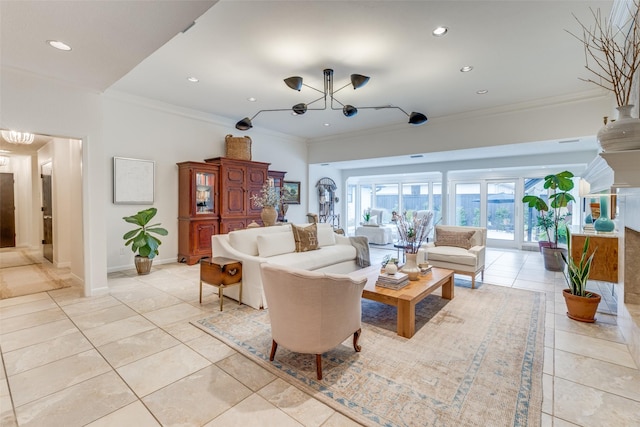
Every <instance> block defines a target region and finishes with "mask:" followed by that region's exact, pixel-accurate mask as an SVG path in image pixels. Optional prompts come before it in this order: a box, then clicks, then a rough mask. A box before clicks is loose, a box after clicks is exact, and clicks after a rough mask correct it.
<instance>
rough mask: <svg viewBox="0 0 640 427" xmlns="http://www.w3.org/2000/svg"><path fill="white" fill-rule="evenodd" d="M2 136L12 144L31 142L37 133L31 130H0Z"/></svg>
mask: <svg viewBox="0 0 640 427" xmlns="http://www.w3.org/2000/svg"><path fill="white" fill-rule="evenodd" d="M0 134H2V138H4V140H5V141H7V142H10V143H11V144H31V143H32V142H33V140H34V139H35V135H34V134H32V133H29V132H18V131H15V130H3V131H0Z"/></svg>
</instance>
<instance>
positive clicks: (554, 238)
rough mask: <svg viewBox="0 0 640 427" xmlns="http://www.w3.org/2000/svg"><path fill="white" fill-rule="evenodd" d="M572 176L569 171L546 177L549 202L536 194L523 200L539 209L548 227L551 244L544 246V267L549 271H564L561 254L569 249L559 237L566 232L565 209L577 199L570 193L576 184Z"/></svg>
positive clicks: (545, 183)
mask: <svg viewBox="0 0 640 427" xmlns="http://www.w3.org/2000/svg"><path fill="white" fill-rule="evenodd" d="M572 178H573V174H572V173H571V172H569V171H563V172H560V173H558V174H552V175H547V176H545V177H544V189H545V190H550V191H551V193H550V194H549V198H548V200H549V203H548V204H547V202H546V201H545V200H544V199H543V198H541V197H539V196H535V195H526V196H524V197H523V198H522V202H523V203H526V204H527V206H528V207H529V208H533V209H536V210H537V211H538V215H539V217H540V218H541V219H540V220H539V223H541V224H543V225H544V226H545V227H546V228H545V231H546V233H547V236H548V239H549V242H550V244H549V246H548V247H542V255H543V256H544V267H545V268H546V269H547V270H549V271H562V270H563V268H564V264H563V262H562V258H561V254H562V253H566V251H567V250H566V249H564V248H559V247H558V239H559V237H560V235H562V234H565V233H564V231H565V229H566V225H565V223H564V219H565V216H566V215H565V213H564V210H565V209H566V207H567V206H568V205H569V202H572V201H575V198H574V197H573V195H571V193H570V191H571V190H572V189H573V185H574V184H573V179H572Z"/></svg>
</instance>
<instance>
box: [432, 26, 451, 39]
mask: <svg viewBox="0 0 640 427" xmlns="http://www.w3.org/2000/svg"><path fill="white" fill-rule="evenodd" d="M448 31H449V29H448V28H447V27H442V26H441V27H436V28H435V29H434V30H433V31H432V32H431V34H433V36H434V37H442V36H444V35H445V34H447V32H448Z"/></svg>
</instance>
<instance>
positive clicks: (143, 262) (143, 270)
mask: <svg viewBox="0 0 640 427" xmlns="http://www.w3.org/2000/svg"><path fill="white" fill-rule="evenodd" d="M133 263H134V264H135V265H136V271H137V272H138V274H139V275H140V276H142V275H144V274H149V272H151V264H153V259H151V258H149V257H146V256H140V255H136V256H135V258H133Z"/></svg>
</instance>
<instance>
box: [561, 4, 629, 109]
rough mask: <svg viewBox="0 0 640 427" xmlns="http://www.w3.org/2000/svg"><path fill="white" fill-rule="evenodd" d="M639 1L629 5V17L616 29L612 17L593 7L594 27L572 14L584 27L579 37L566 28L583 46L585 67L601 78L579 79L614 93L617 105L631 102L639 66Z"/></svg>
mask: <svg viewBox="0 0 640 427" xmlns="http://www.w3.org/2000/svg"><path fill="white" fill-rule="evenodd" d="M639 6H640V0H634V1H633V6H630V8H629V15H630V16H631V17H630V18H629V20H628V21H627V22H626V23H625V24H624V25H623V26H622V27H621V28H616V27H615V26H614V24H613V23H612V22H611V21H610V20H609V19H605V18H603V17H602V14H601V12H600V9H598V10H597V11H594V10H593V9H590V10H591V15H592V16H593V19H594V24H593V26H587V25H585V24H583V23H582V22H580V20H579V19H578V18H577V17H576V16H575V15H573V17H574V18H575V20H576V21H577V22H578V24H579V25H580V27H581V29H582V35H581V36H577V35H575V34H574V33H572V32H570V31H568V30H566V31H567V33H569V34H571V35H572V36H573V37H575V38H576V39H577V40H579V41H580V42H581V43H582V44H583V46H584V56H585V69H586V70H587V71H589V72H591V73H592V74H594V75H595V76H596V77H598V79H595V80H594V79H592V78H582V77H579V79H580V80H582V81H585V82H588V83H593V84H595V85H596V86H600V87H601V88H604V89H606V90H608V91H611V92H613V94H614V95H615V97H616V102H617V104H618V106H623V105H628V104H629V103H630V101H631V89H632V86H633V79H634V76H635V74H636V72H637V71H638V68H640V17H639V15H638V13H639Z"/></svg>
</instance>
